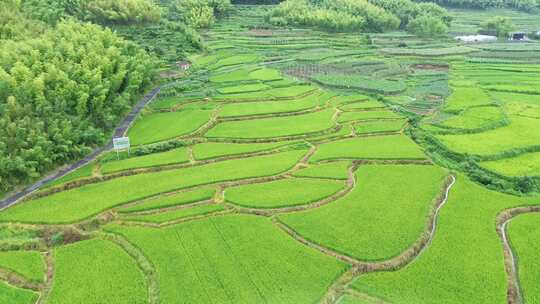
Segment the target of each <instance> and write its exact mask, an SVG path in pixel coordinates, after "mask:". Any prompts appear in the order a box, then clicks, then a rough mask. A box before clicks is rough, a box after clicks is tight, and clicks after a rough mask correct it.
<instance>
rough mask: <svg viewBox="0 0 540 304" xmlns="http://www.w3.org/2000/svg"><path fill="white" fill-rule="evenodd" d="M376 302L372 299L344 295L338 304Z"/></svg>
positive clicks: (368, 303)
mask: <svg viewBox="0 0 540 304" xmlns="http://www.w3.org/2000/svg"><path fill="white" fill-rule="evenodd" d="M374 303H375V302H372V301H368V300H363V299H358V298H355V297H353V296H351V295H344V296H343V297H341V298H340V299H339V300H338V301H337V304H374Z"/></svg>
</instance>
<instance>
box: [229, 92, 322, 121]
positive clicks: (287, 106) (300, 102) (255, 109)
mask: <svg viewBox="0 0 540 304" xmlns="http://www.w3.org/2000/svg"><path fill="white" fill-rule="evenodd" d="M332 96H333V94H332V93H322V92H320V93H315V94H310V95H308V96H305V97H302V98H298V99H294V100H280V101H259V102H249V103H245V102H243V103H231V104H226V105H223V106H222V107H221V109H220V111H219V116H220V117H233V116H246V115H261V114H277V113H285V112H297V111H302V110H307V109H311V108H314V107H317V106H323V105H324V103H325V102H326V101H328V100H329V99H330V98H331V97H332Z"/></svg>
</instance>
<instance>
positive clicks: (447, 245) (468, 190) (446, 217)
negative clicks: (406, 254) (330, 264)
mask: <svg viewBox="0 0 540 304" xmlns="http://www.w3.org/2000/svg"><path fill="white" fill-rule="evenodd" d="M533 203H535V200H534V199H526V198H519V197H515V196H509V195H505V194H501V193H497V192H494V191H489V190H486V189H485V188H482V187H481V186H478V185H476V184H474V183H472V182H471V181H469V180H467V178H466V177H464V176H461V175H459V176H458V177H457V183H456V184H455V186H454V188H453V189H452V191H451V192H450V196H449V200H448V202H447V204H446V205H445V206H444V207H443V208H442V209H441V212H440V215H439V220H438V224H437V230H436V232H435V237H434V239H433V242H432V243H431V245H430V246H429V248H428V250H426V251H425V252H423V253H422V254H421V255H420V256H419V257H418V258H417V259H416V260H415V261H414V262H413V263H411V264H409V265H407V266H406V267H404V268H402V269H400V270H397V271H393V272H378V273H372V274H367V275H363V276H361V277H360V278H359V279H358V280H357V281H356V282H355V283H354V284H353V287H354V288H355V289H358V290H359V291H361V292H365V293H367V294H370V295H372V296H375V297H379V298H383V299H385V300H386V301H388V302H392V303H396V304H400V303H403V304H405V303H429V302H433V301H436V302H437V303H448V304H454V303H455V304H458V303H478V304H483V303H485V304H493V303H501V304H502V303H507V300H506V273H505V271H504V262H503V251H502V247H501V241H500V239H499V237H498V235H497V233H496V231H495V218H496V216H497V214H498V213H499V212H501V211H502V210H504V209H506V208H510V207H512V206H518V205H523V204H533ZM396 286H399V288H396ZM434 299H436V300H434Z"/></svg>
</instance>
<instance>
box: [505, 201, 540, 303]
mask: <svg viewBox="0 0 540 304" xmlns="http://www.w3.org/2000/svg"><path fill="white" fill-rule="evenodd" d="M532 212H540V206H527V207H516V208H512V209H508V210H505V211H503V212H501V213H500V214H499V215H498V216H497V234H498V235H499V237H500V239H501V242H502V245H503V253H504V260H505V262H504V266H505V270H506V273H507V276H508V279H507V280H508V282H507V284H508V287H507V298H508V303H509V304H520V303H523V295H522V290H521V286H520V284H519V274H518V265H517V259H516V256H515V254H514V251H513V249H512V246H511V244H510V240H509V237H508V232H507V227H508V224H509V223H510V221H512V220H513V219H514V218H515V217H517V216H519V215H522V214H527V213H532Z"/></svg>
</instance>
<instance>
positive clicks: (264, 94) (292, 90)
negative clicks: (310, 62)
mask: <svg viewBox="0 0 540 304" xmlns="http://www.w3.org/2000/svg"><path fill="white" fill-rule="evenodd" d="M316 89H317V88H316V87H314V86H310V85H294V86H287V87H279V88H273V89H270V90H265V91H257V92H248V93H238V94H222V95H217V96H214V99H215V100H217V101H231V100H232V101H242V100H270V99H279V98H293V97H298V96H302V95H305V94H308V93H310V92H312V91H315V90H316Z"/></svg>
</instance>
